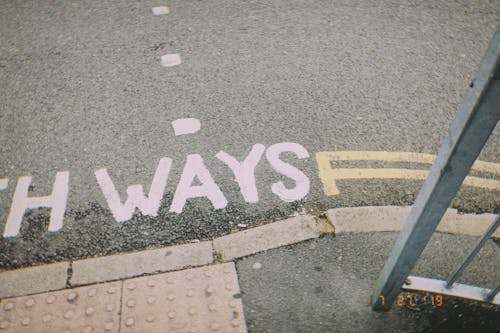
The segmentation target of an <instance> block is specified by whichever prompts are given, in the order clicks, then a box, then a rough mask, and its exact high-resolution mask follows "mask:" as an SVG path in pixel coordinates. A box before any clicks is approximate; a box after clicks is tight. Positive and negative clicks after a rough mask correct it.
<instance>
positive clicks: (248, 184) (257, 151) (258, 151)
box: [216, 143, 266, 203]
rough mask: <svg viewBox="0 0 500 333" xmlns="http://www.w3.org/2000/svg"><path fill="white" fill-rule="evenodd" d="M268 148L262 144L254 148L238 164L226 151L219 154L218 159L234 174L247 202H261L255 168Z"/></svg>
mask: <svg viewBox="0 0 500 333" xmlns="http://www.w3.org/2000/svg"><path fill="white" fill-rule="evenodd" d="M265 150H266V147H265V146H264V145H261V144H260V143H257V144H255V145H254V146H253V147H252V151H251V152H250V154H248V156H247V157H246V158H245V159H244V160H243V162H241V163H240V162H238V161H237V160H236V159H235V158H234V157H232V156H231V155H229V154H228V153H226V152H224V151H220V152H218V153H217V155H216V157H217V158H218V159H219V160H221V161H222V162H224V163H226V164H227V166H228V167H229V168H231V170H232V171H233V173H234V177H235V180H236V182H238V185H239V186H240V191H241V194H242V195H243V198H244V199H245V201H246V202H249V203H256V202H258V201H259V194H258V193H257V185H256V183H255V167H256V166H257V164H258V163H259V161H260V159H261V158H262V155H263V154H264V151H265Z"/></svg>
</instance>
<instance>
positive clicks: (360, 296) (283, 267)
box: [237, 233, 500, 333]
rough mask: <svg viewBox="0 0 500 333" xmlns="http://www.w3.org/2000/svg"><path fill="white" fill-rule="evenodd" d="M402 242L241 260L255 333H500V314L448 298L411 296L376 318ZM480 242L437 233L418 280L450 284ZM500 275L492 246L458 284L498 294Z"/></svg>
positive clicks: (308, 247)
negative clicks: (388, 266) (375, 299)
mask: <svg viewBox="0 0 500 333" xmlns="http://www.w3.org/2000/svg"><path fill="white" fill-rule="evenodd" d="M396 237H397V234H396V233H377V234H351V235H342V236H337V237H324V238H320V239H317V240H313V241H308V242H302V243H300V244H296V245H291V246H287V247H282V248H279V249H275V250H269V251H266V252H262V253H259V254H256V255H252V256H248V257H246V258H243V259H241V260H239V261H238V262H237V270H238V275H239V281H240V289H241V293H242V299H243V305H244V310H245V319H246V321H247V327H248V331H249V333H252V332H259V333H266V332H269V333H271V332H272V333H274V332H290V333H292V332H297V333H301V332H498V327H500V307H498V306H494V305H485V304H481V303H478V302H473V301H466V300H463V299H462V300H460V299H456V298H454V297H450V296H446V295H444V296H442V297H443V299H442V305H441V306H439V305H438V302H435V304H434V305H433V304H432V303H431V301H430V297H431V296H434V297H436V295H434V294H428V295H427V296H428V299H427V300H426V301H424V300H423V297H425V296H426V294H423V293H421V292H413V293H409V292H404V293H402V294H401V295H402V296H403V297H404V302H402V303H401V304H400V305H397V304H394V306H393V307H392V308H391V310H390V311H388V312H374V311H372V310H371V308H370V295H371V290H372V288H373V285H374V282H375V281H376V280H377V278H378V276H379V274H380V271H381V269H382V267H383V265H384V263H385V261H386V260H387V256H388V255H389V253H390V250H391V248H392V246H393V244H394V242H395V240H396ZM475 241H476V239H475V238H473V237H465V236H456V235H445V234H435V235H434V236H433V238H432V239H431V242H430V243H429V244H428V246H427V248H426V249H425V251H424V252H423V255H422V257H421V258H420V259H419V261H418V263H417V265H416V267H415V269H414V270H413V272H412V274H413V275H417V276H424V277H433V278H438V279H443V280H446V279H447V278H449V277H450V275H451V273H452V272H453V271H454V269H455V268H456V267H457V265H458V264H459V263H460V262H461V260H462V258H463V257H464V256H465V254H466V253H467V251H468V249H469V248H470V247H471V246H472V245H473V244H474V243H475ZM256 263H259V264H260V266H259V265H255V264H256ZM258 267H260V268H258ZM256 268H258V269H256ZM498 276H500V257H499V256H498V246H497V245H495V244H494V243H493V242H488V243H487V244H486V246H485V247H484V248H483V249H482V250H481V251H480V252H479V254H478V256H477V257H476V259H475V260H474V261H473V264H472V266H470V267H469V268H468V269H467V270H466V271H465V273H464V275H463V276H462V277H461V278H460V279H459V281H458V282H461V283H467V284H472V285H479V286H484V287H488V288H493V287H495V285H496V284H497V283H498V280H497V278H498ZM410 295H411V297H413V298H412V299H413V304H411V305H410V303H409V301H408V297H409V296H410ZM416 297H419V299H420V300H417V298H416Z"/></svg>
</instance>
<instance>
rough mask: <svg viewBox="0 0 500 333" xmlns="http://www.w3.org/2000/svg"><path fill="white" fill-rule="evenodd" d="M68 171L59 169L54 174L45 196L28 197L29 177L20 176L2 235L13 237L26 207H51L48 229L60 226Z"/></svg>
mask: <svg viewBox="0 0 500 333" xmlns="http://www.w3.org/2000/svg"><path fill="white" fill-rule="evenodd" d="M68 183H69V171H61V172H58V173H57V174H56V180H55V181H54V187H53V190H52V193H51V194H50V195H48V196H45V197H32V198H30V197H28V189H29V186H30V184H31V177H20V178H19V180H18V181H17V186H16V190H15V192H14V197H13V198H12V205H11V208H10V213H9V216H8V217H7V222H6V223H5V230H4V232H3V236H4V237H13V236H17V235H18V234H19V230H20V229H21V222H22V220H23V216H24V212H25V211H26V209H30V208H38V207H51V208H52V212H51V214H50V221H49V231H57V230H59V229H61V228H62V225H63V218H64V212H65V210H66V200H67V198H68V190H69V186H68V185H69V184H68Z"/></svg>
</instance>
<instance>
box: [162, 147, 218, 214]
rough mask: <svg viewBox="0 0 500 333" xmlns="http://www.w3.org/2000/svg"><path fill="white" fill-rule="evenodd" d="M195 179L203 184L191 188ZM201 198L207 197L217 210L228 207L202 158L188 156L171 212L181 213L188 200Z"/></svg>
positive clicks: (195, 155) (194, 155) (193, 155)
mask: <svg viewBox="0 0 500 333" xmlns="http://www.w3.org/2000/svg"><path fill="white" fill-rule="evenodd" d="M195 178H197V179H198V180H199V181H200V182H201V185H196V186H191V184H192V183H193V181H194V180H195ZM199 197H207V198H208V199H209V200H210V201H211V202H212V205H213V206H214V208H216V209H222V208H224V207H226V206H227V200H226V198H225V197H224V194H222V191H221V190H220V188H219V186H217V184H216V183H215V181H214V179H213V178H212V176H211V175H210V172H209V171H208V169H207V168H206V166H205V163H203V159H202V158H201V156H200V155H198V154H192V155H188V156H187V159H186V164H185V166H184V170H183V171H182V175H181V180H180V181H179V184H178V185H177V189H176V190H175V194H174V199H173V200H172V206H171V207H170V211H171V212H175V213H181V212H182V210H183V209H184V205H185V204H186V201H187V199H190V198H199Z"/></svg>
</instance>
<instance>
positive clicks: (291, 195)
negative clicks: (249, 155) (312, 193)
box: [266, 142, 311, 202]
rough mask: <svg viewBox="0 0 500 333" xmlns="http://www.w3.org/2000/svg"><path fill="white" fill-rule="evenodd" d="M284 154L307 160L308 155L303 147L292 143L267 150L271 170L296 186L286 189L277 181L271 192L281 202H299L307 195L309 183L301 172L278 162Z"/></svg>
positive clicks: (274, 146)
mask: <svg viewBox="0 0 500 333" xmlns="http://www.w3.org/2000/svg"><path fill="white" fill-rule="evenodd" d="M284 152H291V153H294V154H295V155H296V156H297V157H298V158H299V159H304V158H309V153H308V152H307V150H306V149H305V148H304V147H302V146H301V145H299V144H298V143H293V142H282V143H276V144H274V145H272V146H271V147H269V148H267V151H266V157H267V160H268V161H269V163H270V164H271V166H272V168H273V169H274V170H275V171H277V172H278V173H281V174H282V175H285V176H287V177H288V178H291V179H293V180H294V181H295V183H296V184H297V186H295V188H293V189H287V188H286V187H285V184H283V182H282V181H279V182H277V183H274V184H273V185H272V186H271V191H272V192H273V193H274V194H276V195H277V196H278V197H279V198H280V199H281V200H283V201H285V202H292V201H295V200H300V199H302V198H304V197H305V196H306V195H307V193H308V192H309V188H310V186H311V182H310V181H309V178H307V176H306V175H305V174H304V173H303V172H302V171H300V170H299V169H297V168H295V167H294V166H292V165H290V164H288V163H285V162H283V161H282V160H280V154H281V153H284Z"/></svg>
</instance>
